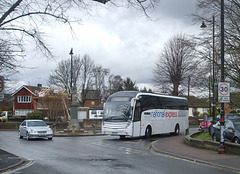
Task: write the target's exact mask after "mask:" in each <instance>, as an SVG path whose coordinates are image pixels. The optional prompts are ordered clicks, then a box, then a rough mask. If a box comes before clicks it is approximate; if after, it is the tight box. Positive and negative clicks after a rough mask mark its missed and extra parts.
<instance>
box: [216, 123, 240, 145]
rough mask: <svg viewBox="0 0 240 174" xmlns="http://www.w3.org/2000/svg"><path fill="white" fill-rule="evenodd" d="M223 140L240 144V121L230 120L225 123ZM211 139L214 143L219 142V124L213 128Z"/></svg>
mask: <svg viewBox="0 0 240 174" xmlns="http://www.w3.org/2000/svg"><path fill="white" fill-rule="evenodd" d="M223 136H224V140H226V141H230V142H233V143H237V144H240V119H239V118H235V119H234V118H232V119H228V120H226V121H225V125H224V132H223ZM212 138H213V140H214V141H219V140H220V122H217V124H215V125H214V126H213V133H212Z"/></svg>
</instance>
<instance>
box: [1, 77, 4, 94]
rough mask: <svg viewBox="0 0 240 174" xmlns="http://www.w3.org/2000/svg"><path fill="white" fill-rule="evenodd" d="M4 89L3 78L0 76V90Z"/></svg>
mask: <svg viewBox="0 0 240 174" xmlns="http://www.w3.org/2000/svg"><path fill="white" fill-rule="evenodd" d="M3 90H4V80H3V77H2V76H0V92H3Z"/></svg>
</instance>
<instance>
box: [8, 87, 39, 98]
mask: <svg viewBox="0 0 240 174" xmlns="http://www.w3.org/2000/svg"><path fill="white" fill-rule="evenodd" d="M22 89H26V90H27V91H29V92H30V93H32V94H33V95H34V96H37V94H38V92H39V91H40V90H41V87H37V86H27V85H23V86H21V87H20V88H19V89H17V90H16V91H15V92H14V93H13V94H12V96H14V95H16V94H17V93H18V92H19V91H21V90H22Z"/></svg>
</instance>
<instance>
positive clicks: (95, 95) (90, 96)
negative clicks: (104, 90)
mask: <svg viewBox="0 0 240 174" xmlns="http://www.w3.org/2000/svg"><path fill="white" fill-rule="evenodd" d="M86 99H87V100H100V94H99V92H98V91H97V90H89V91H88V92H87V96H86Z"/></svg>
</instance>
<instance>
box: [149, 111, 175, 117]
mask: <svg viewBox="0 0 240 174" xmlns="http://www.w3.org/2000/svg"><path fill="white" fill-rule="evenodd" d="M151 116H152V117H154V118H157V117H158V118H159V117H162V118H164V117H166V118H171V117H177V116H178V113H177V112H160V111H153V112H151Z"/></svg>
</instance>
